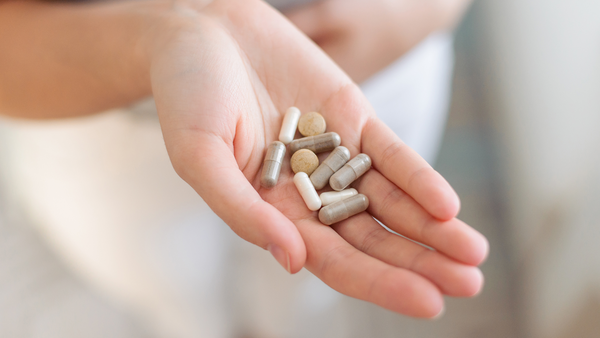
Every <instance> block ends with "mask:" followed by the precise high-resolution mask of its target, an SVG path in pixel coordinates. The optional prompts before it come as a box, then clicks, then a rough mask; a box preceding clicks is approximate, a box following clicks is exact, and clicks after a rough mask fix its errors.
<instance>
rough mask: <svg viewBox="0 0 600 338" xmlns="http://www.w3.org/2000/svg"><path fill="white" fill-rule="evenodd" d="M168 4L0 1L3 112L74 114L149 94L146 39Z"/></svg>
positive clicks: (47, 115)
mask: <svg viewBox="0 0 600 338" xmlns="http://www.w3.org/2000/svg"><path fill="white" fill-rule="evenodd" d="M168 6H169V4H168V3H166V2H164V1H163V2H160V1H148V2H124V3H92V4H57V3H42V2H4V3H1V2H0V46H2V47H1V49H0V113H1V114H6V115H11V116H18V117H26V118H53V117H68V116H78V115H86V114H93V113H96V112H100V111H102V110H106V109H109V108H114V107H119V106H123V105H127V104H129V103H132V102H134V101H136V100H138V99H140V98H143V97H145V96H148V95H150V94H151V87H150V79H149V58H148V55H149V54H150V53H149V50H148V49H149V48H151V46H152V43H151V41H150V39H152V35H153V34H154V33H155V32H154V31H153V29H154V28H153V27H154V25H155V24H156V18H157V17H158V16H159V15H161V13H162V12H164V11H165V9H166V8H168Z"/></svg>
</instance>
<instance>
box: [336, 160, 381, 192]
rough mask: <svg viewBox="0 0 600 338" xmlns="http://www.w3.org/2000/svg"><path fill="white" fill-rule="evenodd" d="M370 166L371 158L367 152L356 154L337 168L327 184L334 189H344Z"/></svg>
mask: <svg viewBox="0 0 600 338" xmlns="http://www.w3.org/2000/svg"><path fill="white" fill-rule="evenodd" d="M370 168H371V158H370V157H369V155H367V154H358V155H356V157H355V158H353V159H351V160H350V162H348V163H346V165H344V166H343V167H342V169H340V170H338V171H337V172H336V173H335V174H333V175H332V176H331V178H330V179H329V185H330V186H331V188H332V189H333V190H335V191H340V190H344V189H346V187H347V186H349V185H350V183H352V182H354V181H355V180H356V179H357V178H359V177H361V176H362V175H363V174H364V173H366V172H367V171H368V170H369V169H370Z"/></svg>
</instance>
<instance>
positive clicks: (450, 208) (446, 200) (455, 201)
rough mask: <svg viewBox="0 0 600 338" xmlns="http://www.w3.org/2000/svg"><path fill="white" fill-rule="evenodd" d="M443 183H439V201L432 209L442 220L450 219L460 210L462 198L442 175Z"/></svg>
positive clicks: (437, 193) (436, 216)
mask: <svg viewBox="0 0 600 338" xmlns="http://www.w3.org/2000/svg"><path fill="white" fill-rule="evenodd" d="M440 178H441V179H442V180H443V183H442V184H440V185H438V189H437V192H436V193H435V194H436V195H437V196H438V202H437V203H436V205H435V206H434V208H433V210H431V212H432V215H433V216H434V217H435V218H437V219H439V220H440V221H449V220H451V219H453V218H455V217H456V216H458V213H459V212H460V198H459V197H458V194H457V193H456V192H455V191H454V189H453V188H452V187H451V186H450V184H448V182H446V180H445V179H444V178H443V177H441V176H440Z"/></svg>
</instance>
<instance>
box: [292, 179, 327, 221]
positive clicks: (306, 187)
mask: <svg viewBox="0 0 600 338" xmlns="http://www.w3.org/2000/svg"><path fill="white" fill-rule="evenodd" d="M294 184H295V185H296V188H297V189H298V192H299V193H300V196H302V199H303V200H304V203H306V206H307V207H308V209H310V210H312V211H316V210H319V208H321V199H320V198H319V194H317V191H316V190H315V187H314V186H313V185H312V182H311V181H310V178H308V175H307V174H306V173H305V172H299V173H297V174H296V175H295V176H294Z"/></svg>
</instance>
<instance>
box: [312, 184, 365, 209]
mask: <svg viewBox="0 0 600 338" xmlns="http://www.w3.org/2000/svg"><path fill="white" fill-rule="evenodd" d="M354 195H358V191H356V189H354V188H352V189H346V190H342V191H330V192H324V193H322V194H321V195H320V196H319V197H320V198H321V204H323V206H327V205H330V204H333V203H335V202H339V201H342V200H345V199H346V198H349V197H352V196H354Z"/></svg>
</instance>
